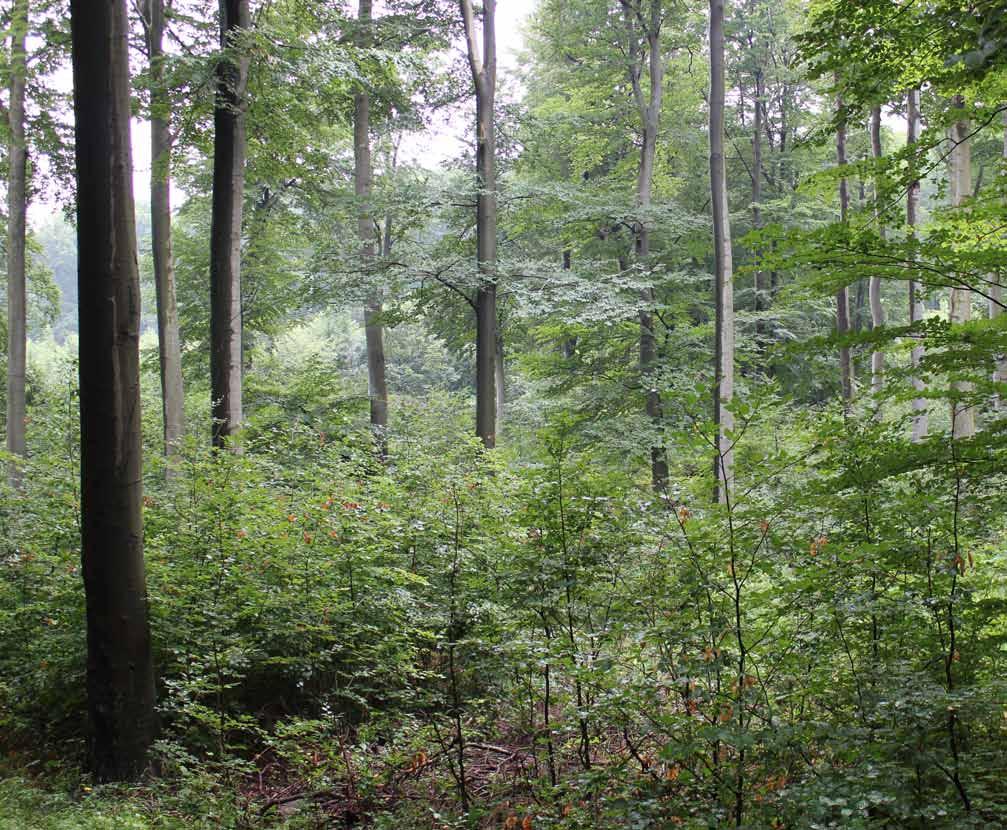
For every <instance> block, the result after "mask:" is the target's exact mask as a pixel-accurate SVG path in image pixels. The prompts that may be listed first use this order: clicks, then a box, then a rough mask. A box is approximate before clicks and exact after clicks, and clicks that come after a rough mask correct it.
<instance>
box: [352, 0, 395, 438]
mask: <svg viewBox="0 0 1007 830" xmlns="http://www.w3.org/2000/svg"><path fill="white" fill-rule="evenodd" d="M371 6H372V3H371V0H360V5H359V9H358V14H357V22H358V24H359V26H360V36H359V38H358V41H359V43H360V44H361V45H362V46H363V45H366V44H367V43H369V41H370V38H369V36H368V29H369V28H370V26H371ZM370 107H371V104H370V95H369V93H368V91H367V87H366V86H365V85H364V84H363V83H361V84H360V86H359V87H358V89H357V91H356V92H355V93H354V95H353V164H354V182H355V184H354V187H355V192H356V197H357V200H358V202H359V206H358V211H359V213H358V215H357V234H358V236H359V237H360V246H361V250H360V255H361V258H362V260H363V268H364V271H365V272H366V271H367V270H368V269H370V268H371V267H373V265H374V254H375V250H374V217H373V215H372V213H371V209H372V205H371V203H370V199H371V179H372V175H373V171H372V166H371V110H370ZM389 236H390V235H389ZM381 311H382V309H381V297H380V295H379V294H377V292H372V293H371V298H370V299H369V300H368V302H367V307H366V308H365V309H364V331H365V335H366V339H367V383H368V396H369V398H370V405H371V428H372V429H373V430H374V436H375V439H376V441H377V444H378V451H379V452H380V454H381V456H382V458H383V457H385V456H386V455H387V453H388V442H387V440H386V438H385V431H386V429H387V428H388V385H387V383H386V381H385V344H384V327H383V326H382V324H381Z"/></svg>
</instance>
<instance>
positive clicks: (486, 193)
mask: <svg viewBox="0 0 1007 830" xmlns="http://www.w3.org/2000/svg"><path fill="white" fill-rule="evenodd" d="M459 4H460V6H461V14H462V21H463V23H464V25H465V42H466V48H467V50H468V59H469V68H470V69H471V71H472V83H473V86H474V87H475V94H476V187H477V195H476V264H477V268H478V272H479V274H478V278H479V285H478V288H477V289H476V300H475V304H474V305H475V313H476V435H478V436H479V438H480V439H482V442H483V445H484V446H486V447H494V446H496V407H497V400H496V353H497V294H496V278H497V275H496V261H497V194H496V135H495V129H496V125H495V118H494V110H495V106H496V77H497V53H496V0H485V2H484V3H483V20H482V49H481V50H480V48H479V40H478V37H477V33H476V22H475V12H474V11H473V8H472V0H459Z"/></svg>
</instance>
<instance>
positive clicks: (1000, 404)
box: [989, 112, 1007, 412]
mask: <svg viewBox="0 0 1007 830" xmlns="http://www.w3.org/2000/svg"><path fill="white" fill-rule="evenodd" d="M1003 124H1004V142H1003V159H1004V163H1005V164H1007V112H1004V115H1003ZM1002 279H1003V278H1002V277H1000V276H997V277H995V278H994V280H993V284H992V285H991V286H990V297H991V301H990V306H989V308H990V319H991V320H995V319H997V318H998V317H1000V316H1001V315H1002V314H1003V310H1004V309H1003V299H1004V297H1003V285H1002V284H1001V283H1002ZM993 382H994V383H1007V355H1003V354H1001V355H998V356H997V359H996V366H995V367H994V369H993ZM1003 409H1004V400H1003V395H1000V394H999V393H997V394H996V396H995V398H994V410H995V411H996V412H1002V411H1003Z"/></svg>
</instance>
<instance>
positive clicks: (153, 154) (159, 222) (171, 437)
mask: <svg viewBox="0 0 1007 830" xmlns="http://www.w3.org/2000/svg"><path fill="white" fill-rule="evenodd" d="M146 18H147V48H148V53H149V55H150V113H151V115H150V158H151V167H150V220H151V223H150V224H151V236H152V252H153V260H154V289H155V293H156V298H157V344H158V353H159V355H160V362H161V414H162V418H163V424H164V454H165V457H166V458H167V459H168V466H167V474H168V476H169V477H170V476H171V475H172V473H173V471H174V465H173V464H172V463H171V462H172V459H173V458H175V457H176V456H177V454H178V450H179V444H180V442H181V440H182V436H183V434H184V432H185V390H184V387H183V385H182V344H181V337H180V336H179V330H178V306H177V304H176V302H175V261H174V257H173V255H172V248H171V145H172V139H171V125H170V123H169V120H168V113H169V110H170V107H171V102H170V101H169V100H168V94H167V90H166V89H165V87H164V51H163V46H162V41H163V38H164V0H148V2H147V9H146Z"/></svg>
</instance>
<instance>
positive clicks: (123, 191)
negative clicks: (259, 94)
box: [70, 0, 155, 780]
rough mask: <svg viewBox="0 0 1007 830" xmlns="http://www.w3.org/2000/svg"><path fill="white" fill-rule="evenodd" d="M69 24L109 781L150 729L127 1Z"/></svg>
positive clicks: (90, 678) (87, 585)
mask: <svg viewBox="0 0 1007 830" xmlns="http://www.w3.org/2000/svg"><path fill="white" fill-rule="evenodd" d="M70 23H71V29H72V44H73V80H74V114H75V118H76V132H75V148H76V158H77V252H78V291H79V294H78V297H79V314H80V347H79V356H80V369H79V371H80V435H81V468H80V469H81V473H80V477H81V561H82V566H83V567H82V570H83V574H84V591H85V595H86V605H87V694H88V708H89V712H90V718H91V732H92V734H91V740H92V745H91V750H92V759H93V763H94V769H95V772H96V773H97V775H98V777H99V779H105V780H108V779H124V778H128V777H131V776H134V775H137V774H139V773H140V772H141V771H142V770H143V768H144V766H145V764H146V758H147V751H148V749H149V747H150V743H151V740H152V739H153V735H154V731H155V719H154V672H153V665H152V662H151V647H150V631H149V627H148V621H147V588H146V577H145V573H144V562H143V521H142V513H141V500H142V495H143V492H142V481H143V470H142V455H141V434H140V423H141V422H140V353H139V329H140V280H139V274H138V271H137V260H136V236H135V224H134V221H135V220H134V209H133V190H132V182H133V179H132V160H131V153H130V139H129V117H130V81H129V64H128V52H127V31H128V23H127V18H126V6H125V0H101V2H99V1H98V0H72V2H71V4H70Z"/></svg>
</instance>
